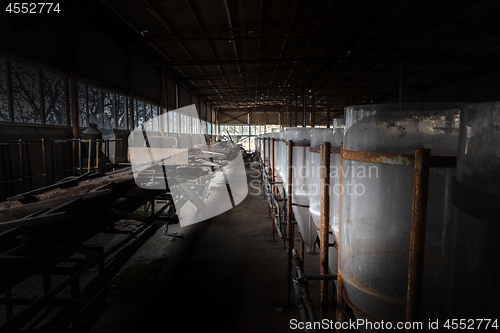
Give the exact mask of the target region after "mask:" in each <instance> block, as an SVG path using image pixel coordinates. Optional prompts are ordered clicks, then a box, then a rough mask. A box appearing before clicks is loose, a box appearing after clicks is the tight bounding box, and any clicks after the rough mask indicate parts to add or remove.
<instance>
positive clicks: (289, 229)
mask: <svg viewBox="0 0 500 333" xmlns="http://www.w3.org/2000/svg"><path fill="white" fill-rule="evenodd" d="M292 151H293V141H292V140H289V141H288V185H287V186H288V194H287V199H286V200H287V201H286V213H287V221H286V229H287V230H286V252H287V257H286V260H287V263H286V269H287V272H286V277H287V296H288V302H290V290H291V287H292V249H293V237H294V235H293V225H292V215H293V211H292V181H293V166H292V157H293V154H292Z"/></svg>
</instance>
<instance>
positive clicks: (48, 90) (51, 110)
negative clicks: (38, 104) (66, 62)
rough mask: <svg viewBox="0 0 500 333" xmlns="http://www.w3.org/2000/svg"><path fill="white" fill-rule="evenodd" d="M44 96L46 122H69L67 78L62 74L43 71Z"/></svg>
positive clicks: (61, 123)
mask: <svg viewBox="0 0 500 333" xmlns="http://www.w3.org/2000/svg"><path fill="white" fill-rule="evenodd" d="M42 78H43V81H42V82H43V98H44V107H45V124H47V125H60V126H65V125H66V124H67V114H66V87H65V82H66V80H65V78H63V77H62V76H60V75H57V74H54V73H50V72H46V71H42Z"/></svg>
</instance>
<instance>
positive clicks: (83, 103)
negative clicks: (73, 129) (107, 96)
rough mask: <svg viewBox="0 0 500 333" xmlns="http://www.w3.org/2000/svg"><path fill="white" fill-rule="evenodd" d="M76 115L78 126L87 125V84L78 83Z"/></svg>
mask: <svg viewBox="0 0 500 333" xmlns="http://www.w3.org/2000/svg"><path fill="white" fill-rule="evenodd" d="M78 115H79V116H80V127H87V85H85V84H83V83H80V82H79V83H78Z"/></svg>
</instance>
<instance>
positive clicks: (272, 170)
mask: <svg viewBox="0 0 500 333" xmlns="http://www.w3.org/2000/svg"><path fill="white" fill-rule="evenodd" d="M270 140H271V146H270V147H271V150H270V155H269V162H268V163H269V165H270V166H271V182H273V183H274V138H270ZM275 186H276V185H275V184H271V195H273V194H274V192H275V188H274V187H275ZM271 215H272V216H271V218H272V227H273V240H274V237H275V235H274V231H275V228H276V223H275V221H274V211H273V209H272V207H271Z"/></svg>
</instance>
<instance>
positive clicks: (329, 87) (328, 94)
mask: <svg viewBox="0 0 500 333" xmlns="http://www.w3.org/2000/svg"><path fill="white" fill-rule="evenodd" d="M326 80H327V88H326V90H327V91H326V127H327V128H330V110H331V109H332V96H331V90H332V73H331V70H330V68H328V73H327V76H326Z"/></svg>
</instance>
